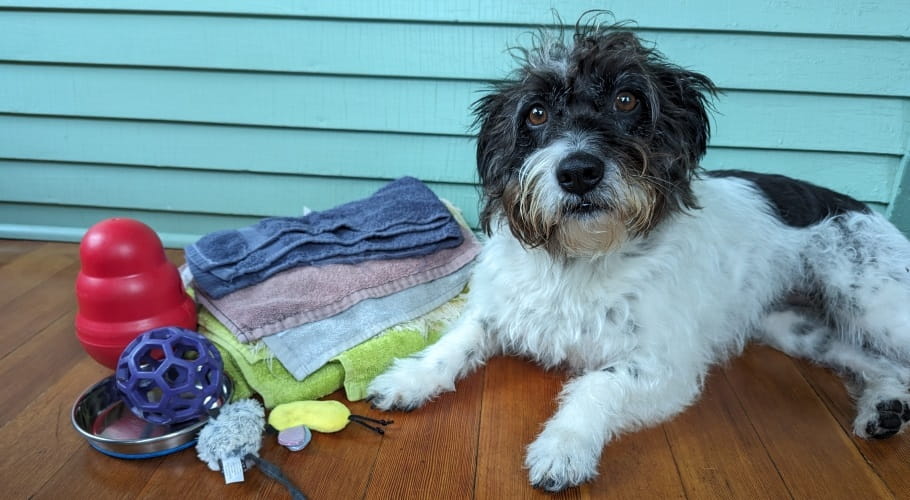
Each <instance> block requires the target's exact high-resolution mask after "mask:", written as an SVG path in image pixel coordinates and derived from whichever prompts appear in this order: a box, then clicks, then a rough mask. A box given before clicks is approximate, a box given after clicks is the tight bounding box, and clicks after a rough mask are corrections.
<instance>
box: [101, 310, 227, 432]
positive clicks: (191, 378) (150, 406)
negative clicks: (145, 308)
mask: <svg viewBox="0 0 910 500" xmlns="http://www.w3.org/2000/svg"><path fill="white" fill-rule="evenodd" d="M223 370H224V365H223V362H222V361H221V355H220V354H219V353H218V349H216V348H215V346H214V345H213V344H212V343H211V341H209V340H208V339H206V338H205V337H203V336H202V335H200V334H198V333H196V332H194V331H192V330H186V329H184V328H178V327H172V326H169V327H164V328H156V329H154V330H149V331H147V332H145V333H143V334H142V335H139V336H138V337H136V338H135V339H133V341H132V342H130V343H129V345H127V346H126V349H124V350H123V353H122V354H121V355H120V359H119V361H118V362H117V369H116V372H115V379H116V385H117V389H118V390H119V391H120V392H121V394H122V395H123V398H124V401H125V402H126V404H127V406H129V407H130V409H131V410H132V411H133V413H135V414H136V416H137V417H139V418H141V419H143V420H145V421H148V422H151V423H153V424H159V425H169V424H175V423H180V422H186V421H188V420H193V419H195V418H199V417H201V416H203V415H205V414H206V413H208V411H209V410H212V409H214V408H216V407H218V406H220V405H221V404H222V403H223V401H222V387H223V384H224V379H223V377H224V375H223Z"/></svg>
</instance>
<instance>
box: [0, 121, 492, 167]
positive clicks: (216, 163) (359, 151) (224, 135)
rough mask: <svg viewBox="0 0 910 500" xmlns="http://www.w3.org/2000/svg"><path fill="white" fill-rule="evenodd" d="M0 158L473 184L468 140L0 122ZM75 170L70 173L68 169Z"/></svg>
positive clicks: (102, 123) (147, 125) (471, 149)
mask: <svg viewBox="0 0 910 500" xmlns="http://www.w3.org/2000/svg"><path fill="white" fill-rule="evenodd" d="M0 137H3V138H5V140H4V141H3V144H2V145H0V157H3V158H6V159H31V160H56V161H67V162H94V163H120V164H131V165H165V166H171V167H185V168H195V169H217V170H233V171H253V172H266V173H269V172H270V173H282V174H310V175H320V176H350V177H363V178H374V177H378V178H387V179H389V178H394V177H396V176H401V175H412V176H414V177H419V178H421V179H424V180H427V181H435V182H455V183H458V182H474V180H475V178H476V177H475V175H474V173H473V172H474V147H475V145H474V144H475V143H474V140H473V138H470V137H452V136H437V135H409V134H390V133H373V132H350V131H348V132H342V131H326V130H302V129H290V128H262V127H243V126H223V125H201V124H183V123H166V122H140V121H123V120H86V119H76V118H57V117H31V116H18V115H0ZM74 168H75V167H74Z"/></svg>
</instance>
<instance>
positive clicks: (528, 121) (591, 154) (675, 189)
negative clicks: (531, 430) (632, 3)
mask: <svg viewBox="0 0 910 500" xmlns="http://www.w3.org/2000/svg"><path fill="white" fill-rule="evenodd" d="M573 42H574V43H571V44H564V43H563V42H561V41H560V40H559V39H549V40H547V39H542V40H541V41H540V42H539V43H537V44H536V45H535V47H533V48H532V49H529V50H527V51H526V52H525V56H524V57H523V64H522V67H521V69H520V70H519V71H518V72H517V73H516V74H515V75H514V77H513V78H511V79H509V80H508V81H506V82H505V83H502V84H500V85H498V86H497V87H496V88H495V89H494V91H493V92H492V93H490V94H489V95H488V96H486V97H484V98H482V99H481V100H480V101H478V103H477V106H476V113H477V118H478V123H479V124H480V125H481V128H480V134H479V139H478V147H477V161H478V171H479V174H480V180H481V186H482V188H483V194H484V207H483V210H482V214H481V223H482V226H483V228H484V230H485V231H486V232H487V233H488V234H489V235H490V236H489V240H488V241H487V243H486V245H485V248H484V250H483V252H482V255H481V257H480V261H479V264H478V266H477V268H476V270H475V272H474V277H473V280H472V284H471V294H470V298H469V301H468V306H467V310H466V312H465V314H464V316H463V317H462V318H461V320H460V321H459V323H458V324H457V325H456V326H455V327H454V328H453V329H452V330H451V331H450V332H449V333H448V334H447V335H445V336H444V337H443V338H442V339H441V340H440V341H439V342H438V343H437V344H435V345H433V346H431V347H430V348H428V349H427V350H425V351H424V352H422V353H420V354H418V355H416V356H413V357H411V358H407V359H402V360H399V361H397V362H396V364H395V365H394V367H393V368H392V369H390V370H389V371H388V372H386V373H385V374H383V375H381V376H380V377H378V378H377V379H376V380H375V381H374V382H373V383H372V385H371V386H370V389H369V395H370V397H371V399H372V402H373V404H374V405H375V406H377V407H379V408H381V409H393V408H399V409H413V408H416V407H418V406H420V405H422V404H423V403H425V402H426V401H428V400H429V399H431V398H432V397H434V396H436V395H437V394H439V393H441V392H443V391H449V390H453V389H454V386H455V381H456V380H457V379H458V378H459V377H462V376H464V375H465V374H467V373H469V372H470V371H471V370H472V369H474V368H476V367H477V366H478V365H480V364H482V363H483V362H484V360H485V359H487V358H488V357H489V356H491V355H495V354H501V353H508V354H517V355H523V356H528V357H531V358H533V359H534V360H536V361H538V362H539V363H541V364H542V365H544V366H546V367H556V366H562V367H568V368H569V369H570V370H572V371H573V372H574V373H575V374H576V376H575V377H574V378H573V379H572V380H571V381H569V382H568V383H567V384H566V386H565V388H564V389H563V392H562V395H561V397H560V405H559V409H558V411H557V412H556V414H555V415H554V416H553V417H552V418H551V419H550V420H549V421H548V422H547V423H546V425H545V427H544V428H543V431H542V432H541V433H540V436H539V437H538V438H537V439H536V440H535V441H534V442H533V443H532V444H531V445H530V446H529V447H528V450H527V458H526V461H525V464H526V466H527V468H528V470H529V475H530V480H531V483H532V484H533V485H534V486H536V487H540V488H544V489H547V490H560V489H563V488H566V487H569V486H572V485H577V484H579V483H581V482H583V481H587V480H589V479H590V478H591V477H593V476H594V475H595V474H596V469H597V464H598V461H599V457H600V454H601V451H602V449H603V447H604V445H605V444H606V443H607V442H609V441H610V440H611V439H613V438H614V437H615V436H616V435H618V434H619V433H621V432H625V431H630V430H633V429H637V428H640V427H643V426H648V425H653V424H656V423H658V422H661V421H663V420H666V419H668V418H670V417H672V416H673V415H675V414H677V413H679V412H680V411H682V410H683V409H684V408H685V407H686V406H687V405H689V404H690V403H692V402H693V401H694V400H695V399H696V398H697V397H698V394H699V392H700V391H701V388H702V383H703V380H704V377H705V374H706V373H707V371H708V369H709V367H710V366H711V365H712V364H714V363H718V362H720V361H722V360H724V359H726V358H728V357H729V356H731V355H734V354H737V353H739V352H740V351H741V350H742V348H743V346H744V344H746V343H747V342H749V341H751V340H757V341H760V342H764V343H767V344H769V345H772V346H774V347H776V348H778V349H781V350H783V351H784V352H787V353H790V354H793V355H796V356H801V357H805V358H809V359H812V360H815V361H818V362H820V363H824V364H826V365H829V366H831V367H833V368H835V369H836V370H838V371H839V372H841V373H842V374H843V375H844V377H845V379H846V380H847V383H848V386H849V388H850V389H851V391H852V392H853V394H854V395H855V398H856V405H857V416H856V420H855V423H854V431H855V432H856V434H857V435H859V436H862V437H866V438H868V437H872V438H881V437H887V436H890V435H893V434H895V433H897V432H898V431H900V430H901V428H902V427H903V426H904V425H905V424H906V423H907V421H908V420H910V407H908V401H910V394H908V387H910V307H908V304H910V243H908V241H907V240H906V239H905V238H904V236H903V235H902V234H901V233H900V232H899V231H898V230H897V229H896V228H895V227H894V226H892V225H891V224H890V223H889V222H888V221H886V220H885V219H884V218H883V217H881V216H880V215H878V214H877V213H875V212H873V211H871V210H869V209H868V208H867V207H865V206H864V205H862V204H861V203H859V202H857V201H856V200H853V199H851V198H849V197H847V196H844V195H840V194H837V193H834V192H832V191H829V190H827V189H823V188H820V187H817V186H813V185H810V184H807V183H804V182H800V181H796V180H793V179H788V178H785V177H781V176H771V175H762V174H755V173H748V172H741V171H723V172H704V171H701V170H700V169H699V166H698V162H699V161H700V159H701V157H702V156H703V155H704V153H705V147H706V144H707V141H708V136H709V123H708V109H707V107H708V102H709V101H708V100H709V99H710V98H711V97H712V95H713V94H714V86H713V84H712V83H711V81H710V80H709V79H708V78H707V77H705V76H704V75H700V74H698V73H694V72H692V71H688V70H685V69H683V68H680V67H678V66H675V65H673V64H671V63H669V62H667V61H666V60H665V59H664V58H663V57H661V55H660V54H658V53H657V52H656V51H654V50H652V49H650V48H647V47H645V46H644V45H643V44H642V43H641V42H640V41H639V39H638V38H637V37H636V36H635V35H633V34H632V33H630V32H628V31H624V30H622V29H614V28H603V27H581V28H579V29H578V30H577V33H576V34H575V35H574V40H573Z"/></svg>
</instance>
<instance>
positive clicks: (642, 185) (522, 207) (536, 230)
mask: <svg viewBox="0 0 910 500" xmlns="http://www.w3.org/2000/svg"><path fill="white" fill-rule="evenodd" d="M564 154H565V148H561V147H551V148H544V149H542V150H539V151H538V152H536V153H535V154H534V155H532V156H531V157H529V158H528V159H527V160H526V161H525V163H524V165H523V166H522V168H521V170H520V172H519V173H518V175H517V179H515V180H513V181H512V182H510V183H509V184H508V185H507V186H506V189H505V190H504V192H503V196H502V208H503V213H504V216H505V219H506V221H507V222H508V225H509V229H510V230H511V231H512V234H513V235H514V236H515V237H516V238H517V239H518V240H519V241H520V242H522V243H523V244H524V245H525V246H527V247H531V248H537V247H539V248H543V249H544V250H546V251H547V252H548V253H549V254H550V255H552V256H555V257H593V256H596V255H599V254H602V253H605V252H608V251H609V250H611V249H613V248H615V247H617V246H619V245H620V244H622V243H623V242H624V241H626V240H628V239H629V238H630V237H631V236H635V235H639V234H643V233H645V232H647V231H648V230H650V229H651V228H652V226H653V224H654V220H653V218H654V212H655V211H654V207H655V204H656V203H657V202H658V201H657V195H658V192H657V189H655V186H653V185H651V184H650V183H649V182H647V180H646V178H644V177H633V178H631V179H630V178H627V175H626V174H625V173H624V169H623V167H622V166H621V165H614V166H612V168H610V169H608V170H609V174H608V176H607V177H606V178H605V179H604V182H603V183H602V185H601V186H599V187H598V188H597V189H596V190H594V191H592V192H591V193H588V194H586V195H584V196H583V197H579V196H577V195H572V194H568V193H566V192H564V191H563V190H562V189H561V188H560V187H559V186H558V184H557V183H556V182H555V175H554V169H555V168H556V165H558V163H559V161H560V160H561V159H562V158H563V157H564Z"/></svg>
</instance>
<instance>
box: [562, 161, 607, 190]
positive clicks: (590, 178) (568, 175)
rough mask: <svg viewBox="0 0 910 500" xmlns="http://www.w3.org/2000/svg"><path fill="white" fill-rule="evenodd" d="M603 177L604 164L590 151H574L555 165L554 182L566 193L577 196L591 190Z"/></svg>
mask: <svg viewBox="0 0 910 500" xmlns="http://www.w3.org/2000/svg"><path fill="white" fill-rule="evenodd" d="M603 177H604V164H603V162H602V161H600V160H599V159H598V158H597V157H596V156H594V155H592V154H590V153H574V154H571V155H569V156H567V157H566V158H565V159H564V160H562V162H560V163H559V166H558V167H556V182H558V183H559V186H560V187H561V188H562V189H563V191H566V192H567V193H572V194H577V195H579V196H581V195H583V194H585V193H587V192H588V191H591V190H592V189H594V188H595V187H597V184H598V183H600V180H601V179H603Z"/></svg>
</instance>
